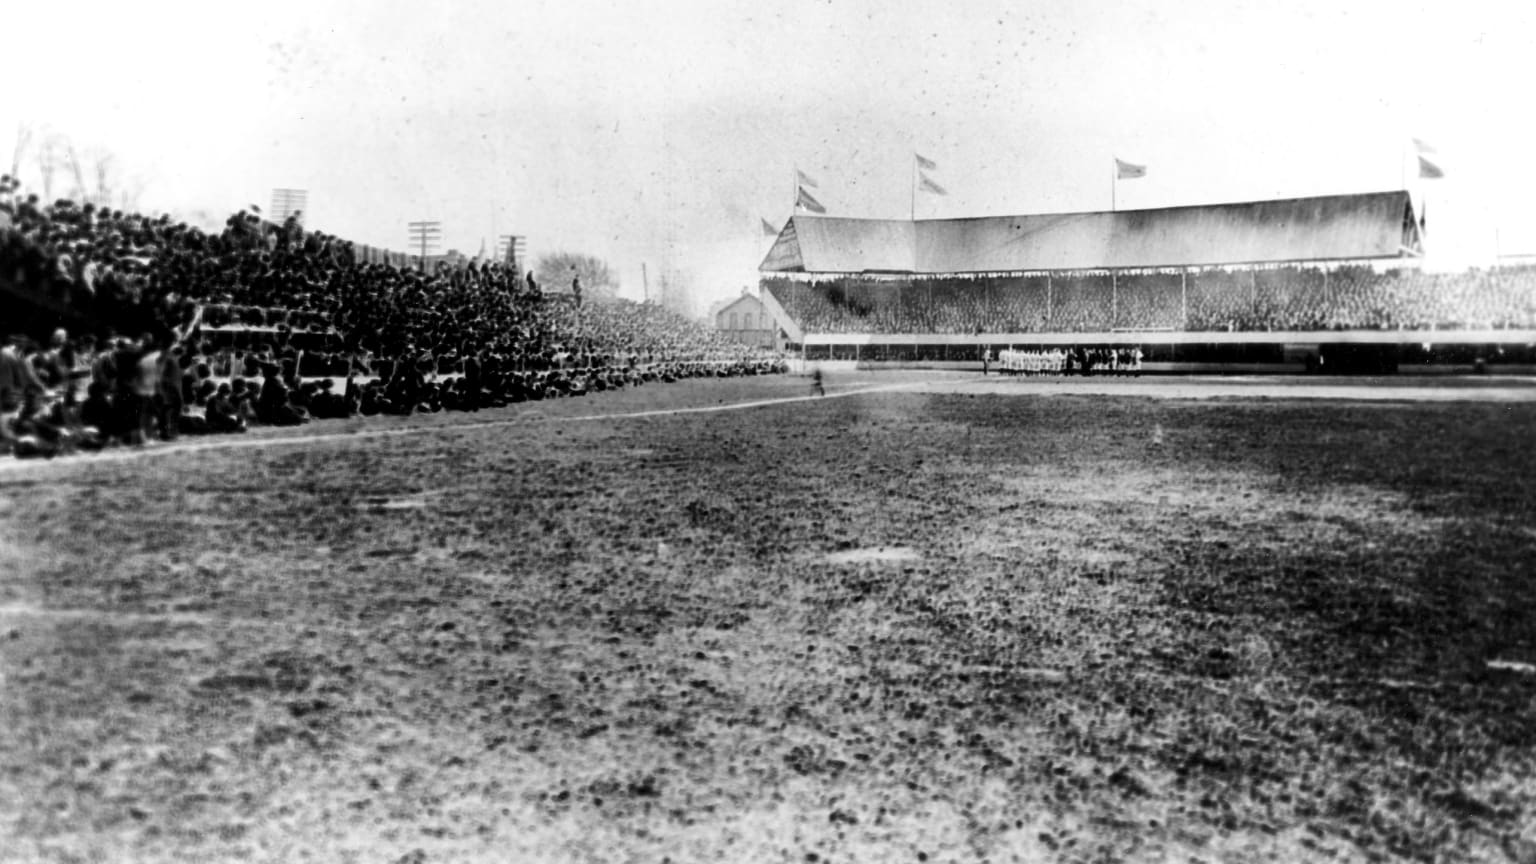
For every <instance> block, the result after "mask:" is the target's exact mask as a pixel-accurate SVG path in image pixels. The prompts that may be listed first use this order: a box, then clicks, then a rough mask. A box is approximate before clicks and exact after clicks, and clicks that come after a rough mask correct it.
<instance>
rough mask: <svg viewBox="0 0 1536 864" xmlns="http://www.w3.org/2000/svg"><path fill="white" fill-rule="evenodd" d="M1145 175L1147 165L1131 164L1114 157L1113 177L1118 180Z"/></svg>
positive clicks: (1132, 178)
mask: <svg viewBox="0 0 1536 864" xmlns="http://www.w3.org/2000/svg"><path fill="white" fill-rule="evenodd" d="M1145 176H1147V166H1145V165H1132V164H1131V163H1129V162H1125V161H1123V160H1121V159H1120V158H1119V157H1116V158H1115V177H1116V179H1119V180H1134V179H1136V178H1137V177H1145Z"/></svg>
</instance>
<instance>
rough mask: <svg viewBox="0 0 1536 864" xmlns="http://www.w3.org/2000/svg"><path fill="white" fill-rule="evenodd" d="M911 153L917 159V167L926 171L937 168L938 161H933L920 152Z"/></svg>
mask: <svg viewBox="0 0 1536 864" xmlns="http://www.w3.org/2000/svg"><path fill="white" fill-rule="evenodd" d="M912 155H913V157H915V158H916V159H917V167H919V168H923V169H926V170H928V171H937V170H939V163H937V162H935V161H933V160H932V159H929V158H928V157H926V156H924V155H923V154H921V153H913V154H912Z"/></svg>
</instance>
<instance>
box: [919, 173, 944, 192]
mask: <svg viewBox="0 0 1536 864" xmlns="http://www.w3.org/2000/svg"><path fill="white" fill-rule="evenodd" d="M917 176H918V177H919V178H920V179H919V180H918V183H917V188H919V189H921V190H923V191H924V192H932V193H933V194H935V195H948V194H949V193H948V192H946V191H944V187H943V186H940V185H939V184H937V183H935V182H933V178H932V177H929V176H928V175H927V174H924V173H923V172H921V171H919V172H917Z"/></svg>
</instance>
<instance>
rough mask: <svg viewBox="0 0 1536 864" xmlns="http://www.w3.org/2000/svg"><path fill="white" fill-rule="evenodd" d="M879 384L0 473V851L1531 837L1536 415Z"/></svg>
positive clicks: (1440, 845)
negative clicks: (745, 404)
mask: <svg viewBox="0 0 1536 864" xmlns="http://www.w3.org/2000/svg"><path fill="white" fill-rule="evenodd" d="M921 381H922V382H924V383H921V386H920V388H919V389H922V390H924V391H934V392H870V393H862V394H856V395H846V396H844V397H843V398H832V399H825V400H807V401H797V402H785V403H783V404H776V405H762V406H758V407H753V408H749V409H743V410H733V411H721V412H714V413H691V414H676V415H670V416H645V417H629V418H619V419H608V420H600V419H593V420H589V421H583V422H550V421H552V420H553V419H554V418H562V417H563V418H574V417H593V416H596V415H599V414H603V413H612V414H619V413H626V412H632V411H640V410H647V409H649V408H653V407H660V408H670V407H708V406H710V405H720V406H724V405H727V404H729V403H731V402H741V401H754V400H770V399H775V398H786V397H798V396H801V395H803V394H804V393H805V392H806V388H807V386H808V385H806V383H805V382H804V381H803V380H802V379H796V378H788V377H785V378H768V379H753V380H749V381H745V382H742V381H733V382H693V383H687V384H681V385H673V386H671V387H654V388H647V389H646V390H642V391H631V392H626V393H617V394H605V395H602V396H598V397H592V398H589V399H586V400H579V401H571V402H559V403H544V404H541V405H537V406H521V407H519V408H517V409H509V410H508V411H505V412H489V413H488V412H482V413H481V414H480V415H474V416H464V415H452V416H437V417H431V418H419V419H415V420H412V421H409V422H408V423H395V424H394V425H390V424H388V423H386V424H382V425H381V424H373V423H372V422H371V421H370V423H369V424H367V425H364V426H361V427H358V426H348V425H344V424H334V425H330V426H323V427H322V426H316V427H310V429H308V430H306V431H308V432H310V433H315V432H318V433H321V434H320V436H319V437H318V438H314V439H312V440H309V441H306V442H302V443H289V444H284V445H280V446H279V445H276V444H274V446H271V447H249V446H245V447H241V448H238V449H216V448H215V449H206V450H200V451H189V452H178V453H164V454H158V455H157V454H154V453H151V454H149V455H146V456H145V457H143V458H125V459H107V460H89V459H82V460H78V461H73V462H70V463H68V464H54V465H43V466H37V467H32V466H26V467H23V468H19V469H16V470H9V471H6V472H5V473H3V474H0V675H3V678H0V688H3V689H0V693H3V699H0V838H4V840H3V842H0V860H16V861H26V860H47V861H118V860H134V861H170V860H199V861H208V860H251V861H293V860H303V859H310V860H317V861H368V862H373V861H382V862H393V861H402V860H403V861H416V862H420V861H459V860H472V861H510V860H531V861H585V860H602V861H607V860H618V861H628V860H637V861H661V860H665V859H667V858H670V859H671V860H672V861H677V862H682V861H703V860H730V861H758V860H776V861H791V860H793V861H850V860H852V861H907V860H910V861H923V860H926V861H971V860H982V859H985V860H990V861H1007V860H1025V861H1036V860H1047V861H1050V860H1062V861H1076V860H1081V861H1095V860H1126V859H1139V860H1147V859H1151V860H1164V859H1168V860H1188V859H1189V858H1190V857H1196V858H1199V859H1202V860H1231V861H1250V860H1285V861H1290V860H1345V861H1347V860H1388V859H1412V860H1509V861H1530V860H1536V674H1532V673H1531V672H1530V671H1528V670H1529V669H1530V665H1529V664H1536V583H1533V581H1532V574H1533V573H1536V528H1533V525H1536V519H1533V504H1536V483H1533V481H1532V477H1533V470H1536V457H1533V455H1532V451H1531V446H1530V444H1531V441H1532V440H1533V433H1536V405H1533V404H1531V403H1530V402H1529V401H1527V400H1525V399H1516V400H1503V401H1493V400H1498V399H1499V397H1497V396H1489V397H1487V400H1488V401H1484V400H1482V399H1478V398H1476V397H1467V398H1466V399H1465V400H1464V401H1458V402H1456V403H1454V404H1453V403H1449V402H1445V403H1442V402H1433V403H1429V402H1405V401H1386V402H1367V401H1358V400H1348V399H1346V400H1342V401H1338V400H1336V401H1315V400H1306V399H1298V398H1289V397H1288V396H1287V394H1286V393H1281V394H1280V395H1281V397H1282V398H1279V399H1275V398H1269V399H1256V398H1243V397H1242V396H1241V395H1228V396H1226V397H1225V398H1222V399H1220V400H1214V401H1213V400H1210V399H1200V400H1186V399H1163V398H1156V399H1154V398H1148V397H1149V396H1151V395H1170V394H1157V393H1155V392H1154V391H1151V390H1144V391H1141V392H1140V393H1138V392H1137V391H1134V390H1132V391H1131V392H1129V393H1127V394H1120V395H1113V396H1106V395H1090V394H1087V393H1060V394H1056V395H1046V393H1045V390H1046V389H1047V388H1042V387H1032V385H1031V384H1030V383H1029V382H1008V383H1006V384H1004V383H997V382H991V381H989V382H986V383H984V384H978V383H976V382H975V379H974V377H966V376H947V377H945V376H934V377H930V378H924V379H921ZM933 382H947V383H942V384H935V383H933ZM871 383H873V384H879V383H880V380H879V379H878V378H876V379H873V381H871V380H866V379H865V378H858V379H852V378H850V379H846V380H844V381H840V382H833V384H834V386H833V387H832V388H831V389H832V391H833V392H834V394H835V393H837V392H838V386H837V385H839V384H841V385H842V386H843V387H844V390H845V392H846V388H848V387H863V386H866V385H869V384H871ZM1132 386H1134V385H1132ZM1181 386H1183V385H1181ZM1415 386H1418V385H1415ZM1511 387H1512V388H1513V389H1514V390H1516V391H1521V390H1522V388H1521V386H1520V385H1511ZM1525 389H1526V390H1528V389H1529V388H1525ZM946 390H947V391H952V392H943V391H946ZM1466 392H1472V391H1471V390H1470V388H1469V389H1468V391H1466ZM1171 395H1178V394H1171ZM1195 395H1199V394H1195ZM1263 395H1266V396H1268V395H1272V394H1270V393H1269V392H1268V391H1266V392H1265V393H1264V394H1263ZM1296 395H1307V394H1296ZM1394 398H1396V397H1394ZM539 418H543V419H539ZM502 421H506V422H502ZM465 423H478V424H481V425H478V426H466V425H464V424H465ZM420 427H431V428H427V429H424V431H417V432H410V433H409V434H399V435H383V436H375V437H368V438H347V437H345V434H346V433H347V431H348V430H349V429H357V428H362V429H365V430H379V429H400V430H401V431H402V432H405V431H406V430H408V429H412V428H420ZM333 433H334V434H333ZM263 434H272V435H276V434H277V433H275V432H273V433H263Z"/></svg>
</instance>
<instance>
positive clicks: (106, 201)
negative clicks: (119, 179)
mask: <svg viewBox="0 0 1536 864" xmlns="http://www.w3.org/2000/svg"><path fill="white" fill-rule="evenodd" d="M90 158H91V165H92V167H93V168H94V169H95V174H96V190H95V192H93V193H92V194H91V200H92V201H94V202H95V203H96V206H97V207H108V206H111V204H112V192H113V187H114V186H115V185H116V183H115V182H114V178H113V176H112V175H113V173H114V172H113V171H112V167H113V160H112V154H111V153H108V152H107V151H105V150H102V149H101V148H99V147H98V148H95V149H93V150H91V153H90Z"/></svg>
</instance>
